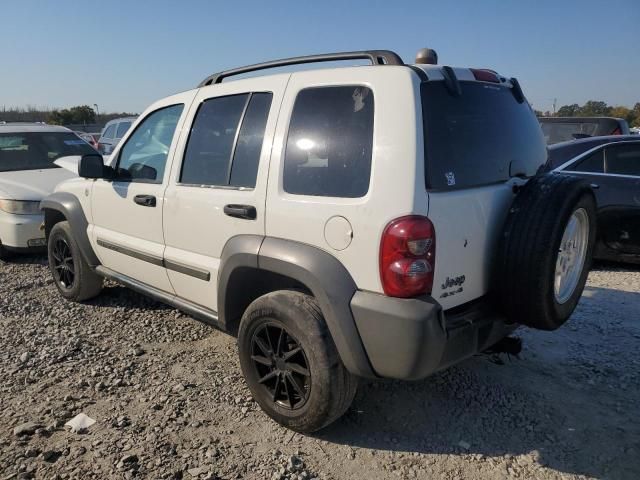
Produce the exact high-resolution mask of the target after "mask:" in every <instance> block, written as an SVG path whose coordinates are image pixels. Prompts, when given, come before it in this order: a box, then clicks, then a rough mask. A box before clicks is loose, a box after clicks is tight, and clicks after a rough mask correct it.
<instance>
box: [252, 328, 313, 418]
mask: <svg viewBox="0 0 640 480" xmlns="http://www.w3.org/2000/svg"><path fill="white" fill-rule="evenodd" d="M251 360H252V361H253V366H254V368H255V369H256V373H257V378H258V383H259V384H261V385H262V387H263V388H264V389H265V390H266V392H265V393H267V395H268V396H269V398H270V399H271V401H273V402H274V403H276V404H278V406H280V407H282V408H286V409H290V410H295V409H298V408H300V407H302V406H303V405H304V404H305V403H306V401H307V400H308V398H309V393H310V391H311V373H310V372H309V362H308V361H307V356H306V354H305V353H304V350H303V349H302V347H301V346H300V343H299V342H298V341H297V340H296V339H295V338H294V337H292V336H291V335H290V334H289V333H288V332H287V331H286V330H285V329H284V328H283V326H282V325H278V324H276V323H266V324H264V325H262V326H261V327H259V328H258V329H257V330H256V331H255V333H254V334H253V337H252V338H251Z"/></svg>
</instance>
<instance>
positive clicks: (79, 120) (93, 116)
mask: <svg viewBox="0 0 640 480" xmlns="http://www.w3.org/2000/svg"><path fill="white" fill-rule="evenodd" d="M135 116H137V114H135V113H127V112H121V113H101V114H100V115H98V114H97V113H96V111H95V110H94V109H93V108H91V107H90V106H89V105H78V106H75V107H71V108H63V109H49V108H38V107H33V106H28V107H26V108H17V107H12V108H6V107H2V109H0V122H1V121H5V122H45V123H48V124H50V125H93V124H98V125H103V124H105V123H107V122H108V121H109V120H112V119H114V118H119V117H135Z"/></svg>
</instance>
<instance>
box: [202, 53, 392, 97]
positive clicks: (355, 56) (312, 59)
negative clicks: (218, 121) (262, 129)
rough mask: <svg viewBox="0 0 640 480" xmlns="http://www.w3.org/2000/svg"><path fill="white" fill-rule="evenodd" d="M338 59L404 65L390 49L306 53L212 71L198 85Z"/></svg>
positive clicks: (374, 63)
mask: <svg viewBox="0 0 640 480" xmlns="http://www.w3.org/2000/svg"><path fill="white" fill-rule="evenodd" d="M340 60H370V61H371V64H372V65H404V62H403V61H402V58H400V56H399V55H398V54H397V53H395V52H392V51H391V50H362V51H357V52H338V53H323V54H320V55H307V56H304V57H293V58H284V59H282V60H273V61H271V62H264V63H257V64H255V65H247V66H246V67H239V68H233V69H231V70H225V71H223V72H218V73H214V74H213V75H209V76H208V77H207V78H205V79H204V80H203V81H202V82H200V84H199V85H198V88H199V87H204V86H206V85H213V84H216V83H221V82H222V79H224V78H227V77H232V76H234V75H241V74H243V73H249V72H256V71H258V70H266V69H268V68H277V67H286V66H288V65H302V64H305V63H319V62H333V61H340Z"/></svg>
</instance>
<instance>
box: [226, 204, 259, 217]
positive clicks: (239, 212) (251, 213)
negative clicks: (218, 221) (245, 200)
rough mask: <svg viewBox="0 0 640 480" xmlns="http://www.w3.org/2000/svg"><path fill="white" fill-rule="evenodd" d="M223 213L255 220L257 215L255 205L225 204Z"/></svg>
mask: <svg viewBox="0 0 640 480" xmlns="http://www.w3.org/2000/svg"><path fill="white" fill-rule="evenodd" d="M224 213H225V215H229V216H230V217H236V218H242V219H243V220H255V219H256V217H257V216H258V213H257V212H256V207H254V206H253V205H225V206H224Z"/></svg>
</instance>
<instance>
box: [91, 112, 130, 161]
mask: <svg viewBox="0 0 640 480" xmlns="http://www.w3.org/2000/svg"><path fill="white" fill-rule="evenodd" d="M135 120H136V119H135V117H128V118H116V119H114V120H110V121H108V122H107V124H106V125H105V126H104V128H103V129H102V133H101V134H100V138H99V139H98V151H99V152H100V153H103V154H105V155H109V154H111V152H113V149H114V148H115V147H116V145H118V142H120V140H121V139H122V137H123V136H124V134H125V133H127V131H128V130H129V128H131V124H132V123H133V122H134V121H135Z"/></svg>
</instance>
